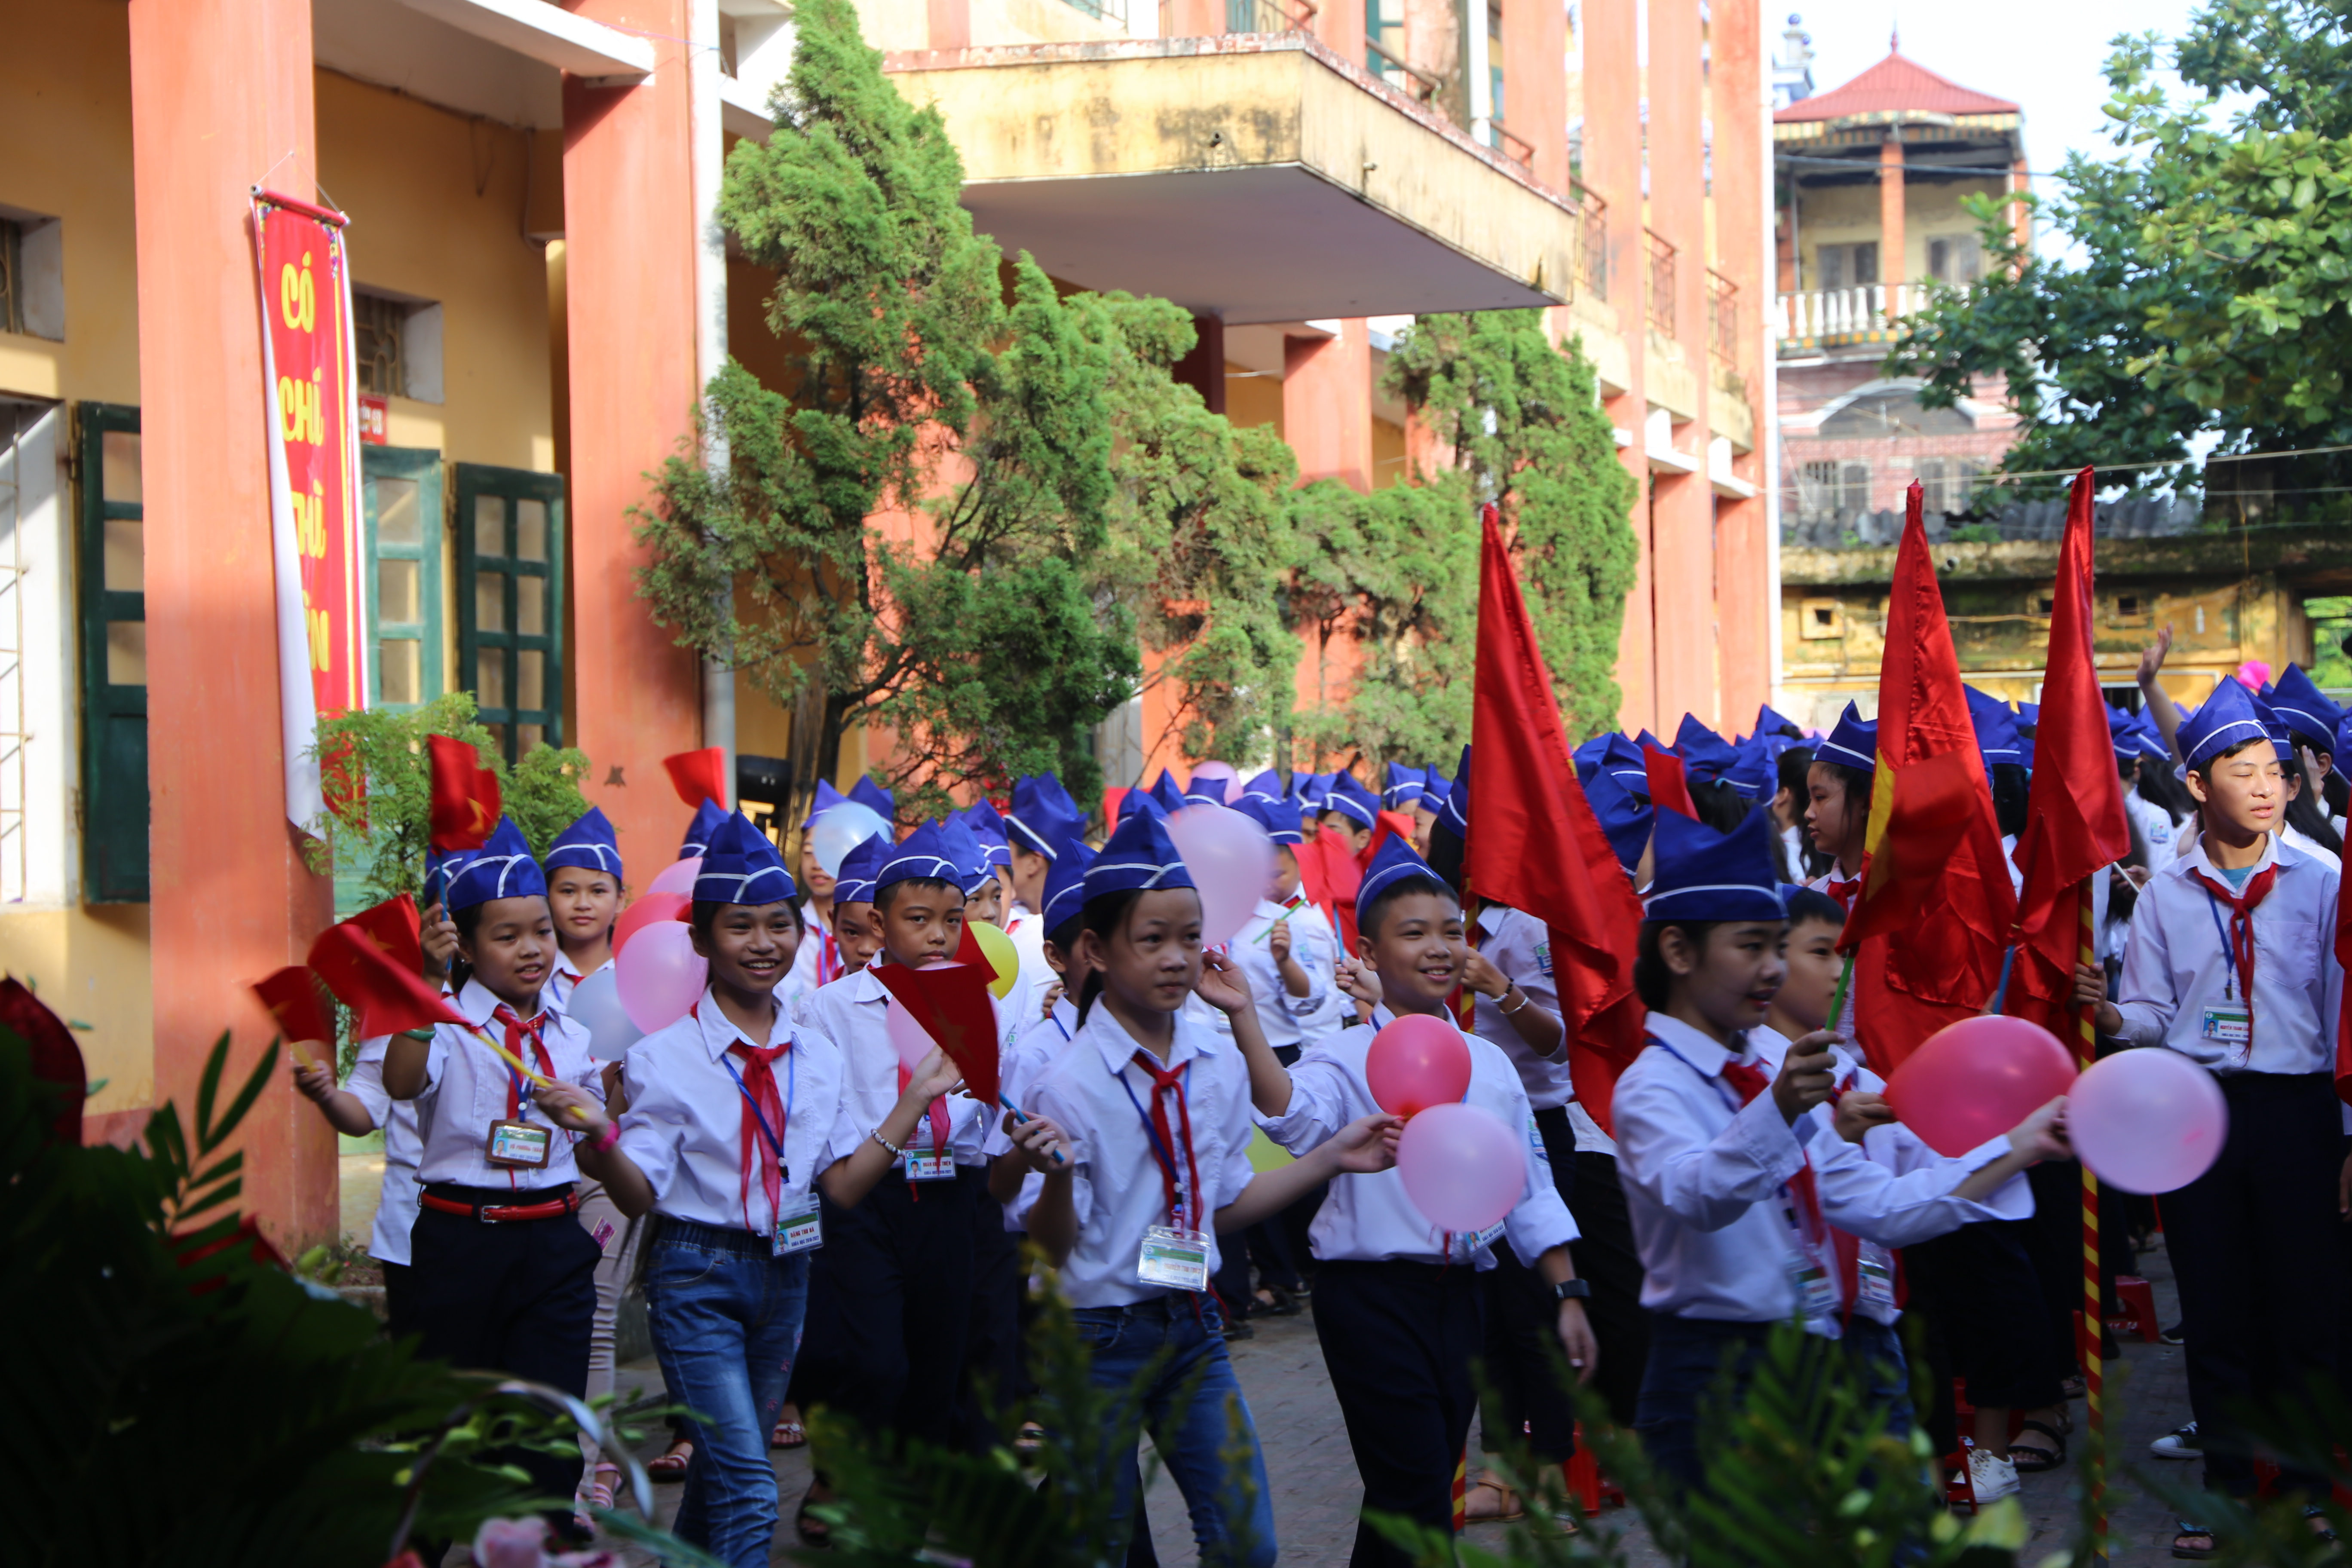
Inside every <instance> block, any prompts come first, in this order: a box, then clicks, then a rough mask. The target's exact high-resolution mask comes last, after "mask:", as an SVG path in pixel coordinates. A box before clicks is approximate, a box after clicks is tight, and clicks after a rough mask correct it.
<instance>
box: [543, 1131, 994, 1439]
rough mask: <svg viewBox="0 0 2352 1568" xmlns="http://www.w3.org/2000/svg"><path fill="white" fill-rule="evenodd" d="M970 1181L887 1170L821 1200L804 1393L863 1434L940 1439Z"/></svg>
mask: <svg viewBox="0 0 2352 1568" xmlns="http://www.w3.org/2000/svg"><path fill="white" fill-rule="evenodd" d="M910 1188H911V1189H912V1190H911V1191H910V1190H909V1189H910ZM575 1228H576V1227H575ZM971 1234H972V1217H971V1188H970V1187H968V1186H966V1185H965V1184H963V1183H962V1182H961V1180H958V1181H952V1182H921V1183H909V1182H907V1181H904V1180H901V1179H900V1178H899V1177H898V1176H897V1175H896V1174H892V1175H889V1176H886V1177H884V1178H883V1179H882V1180H881V1181H880V1182H879V1183H877V1184H876V1185H875V1188H874V1190H873V1191H872V1192H870V1193H868V1194H866V1201H865V1202H864V1203H862V1204H859V1205H857V1206H856V1208H854V1209H845V1208H843V1207H842V1206H841V1205H838V1204H836V1203H835V1202H834V1201H833V1200H832V1199H830V1198H827V1199H825V1200H824V1247H821V1248H819V1249H818V1251H817V1254H816V1257H815V1258H814V1260H812V1262H811V1264H810V1268H809V1311H808V1327H807V1329H806V1331H805V1333H804V1335H803V1339H802V1342H801V1364H802V1367H803V1376H802V1377H800V1378H799V1379H797V1380H796V1381H795V1383H794V1384H793V1387H794V1389H795V1390H796V1392H797V1393H798V1394H799V1395H800V1396H801V1397H802V1398H803V1399H805V1400H807V1401H808V1402H809V1403H810V1404H812V1405H831V1406H832V1407H833V1408H834V1409H835V1410H836V1411H838V1412H839V1413H841V1414H842V1415H846V1416H848V1417H849V1418H850V1419H852V1420H854V1421H855V1422H856V1423H857V1425H858V1426H859V1427H860V1428H861V1429H863V1430H864V1431H865V1433H866V1435H867V1436H869V1437H872V1438H879V1437H880V1436H883V1434H885V1433H887V1432H896V1433H897V1434H898V1436H902V1437H914V1438H920V1439H921V1440H923V1441H925V1442H928V1443H931V1444H935V1445H939V1446H942V1447H944V1446H945V1445H947V1444H948V1443H949V1442H950V1440H951V1432H952V1428H953V1426H954V1418H955V1404H956V1386H957V1380H958V1378H959V1377H960V1376H961V1373H962V1371H963V1352H964V1341H965V1337H966V1335H967V1334H968V1333H969V1332H970V1331H971V1282H972V1257H971V1250H972V1247H971Z"/></svg>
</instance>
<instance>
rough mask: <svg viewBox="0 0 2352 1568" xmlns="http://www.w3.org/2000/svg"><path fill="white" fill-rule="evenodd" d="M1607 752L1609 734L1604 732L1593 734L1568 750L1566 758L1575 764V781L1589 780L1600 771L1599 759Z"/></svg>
mask: <svg viewBox="0 0 2352 1568" xmlns="http://www.w3.org/2000/svg"><path fill="white" fill-rule="evenodd" d="M1608 753H1609V736H1608V735H1607V734H1605V733H1604V734H1599V735H1595V736H1593V737H1592V739H1591V740H1590V741H1587V742H1584V743H1583V744H1582V745H1580V746H1579V747H1577V748H1576V750H1574V751H1572V752H1570V753H1569V754H1568V760H1569V761H1570V762H1571V763H1575V764H1576V782H1577V783H1579V784H1583V783H1586V782H1587V781H1588V780H1590V779H1591V777H1592V775H1593V774H1594V773H1597V772H1599V771H1600V767H1601V758H1602V757H1604V756H1606V755H1608Z"/></svg>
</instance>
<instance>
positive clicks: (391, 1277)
mask: <svg viewBox="0 0 2352 1568" xmlns="http://www.w3.org/2000/svg"><path fill="white" fill-rule="evenodd" d="M376 1267H377V1268H380V1269H382V1270H383V1331H384V1332H385V1333H387V1334H389V1335H391V1336H392V1337H393V1338H394V1339H395V1340H402V1339H406V1338H407V1337H408V1336H409V1335H411V1334H413V1333H415V1331H416V1310H415V1308H413V1307H411V1306H410V1305H409V1304H408V1298H409V1294H410V1287H409V1283H408V1268H409V1266H408V1265H407V1264H405V1263H384V1262H381V1261H379V1262H378V1263H377V1264H376Z"/></svg>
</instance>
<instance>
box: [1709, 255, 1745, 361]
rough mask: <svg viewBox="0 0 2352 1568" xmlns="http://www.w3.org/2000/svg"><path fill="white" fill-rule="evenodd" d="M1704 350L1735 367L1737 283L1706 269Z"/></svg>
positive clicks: (1737, 320) (1737, 349)
mask: <svg viewBox="0 0 2352 1568" xmlns="http://www.w3.org/2000/svg"><path fill="white" fill-rule="evenodd" d="M1706 348H1707V352H1708V353H1711V354H1713V355H1714V356H1715V357H1716V358H1717V359H1719V360H1721V361H1722V362H1723V363H1725V364H1726V365H1727V366H1729V367H1730V368H1731V369H1733V370H1738V368H1739V285H1738V284H1737V283H1734V282H1733V281H1732V280H1731V279H1728V278H1726V277H1725V276H1724V275H1723V274H1722V273H1720V272H1717V270H1716V269H1715V268H1712V267H1710V268H1707V269H1706Z"/></svg>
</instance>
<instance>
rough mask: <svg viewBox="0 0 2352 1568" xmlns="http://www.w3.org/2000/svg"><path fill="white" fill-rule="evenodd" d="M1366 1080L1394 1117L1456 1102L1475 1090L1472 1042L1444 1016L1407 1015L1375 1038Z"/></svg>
mask: <svg viewBox="0 0 2352 1568" xmlns="http://www.w3.org/2000/svg"><path fill="white" fill-rule="evenodd" d="M1364 1083H1365V1086H1366V1087H1367V1088H1369V1089H1370V1090H1371V1091H1372V1103H1373V1104H1374V1105H1377V1106H1379V1107H1380V1108H1381V1110H1385V1111H1387V1112H1388V1113H1389V1114H1390V1115H1391V1116H1415V1115H1418V1114H1419V1113H1420V1112H1422V1111H1423V1110H1428V1109H1429V1108H1431V1107H1432V1106H1439V1105H1451V1104H1453V1103H1454V1101H1456V1100H1460V1099H1461V1098H1462V1097H1463V1095H1464V1094H1465V1093H1467V1092H1468V1091H1469V1089H1470V1043H1469V1042H1468V1041H1467V1040H1465V1039H1464V1038H1463V1037H1462V1031H1461V1030H1459V1029H1457V1028H1455V1027H1454V1026H1453V1025H1451V1024H1449V1023H1447V1022H1446V1021H1445V1020H1444V1019H1443V1018H1433V1017H1431V1016H1428V1015H1427V1014H1425V1013H1407V1014H1405V1015H1404V1016H1402V1017H1401V1018H1399V1019H1397V1020H1396V1022H1394V1023H1392V1024H1390V1025H1388V1026H1385V1027H1383V1028H1382V1029H1381V1032H1380V1033H1379V1034H1377V1035H1374V1036H1373V1037H1372V1044H1371V1047H1370V1049H1369V1050H1367V1051H1366V1052H1365V1053H1364Z"/></svg>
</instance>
